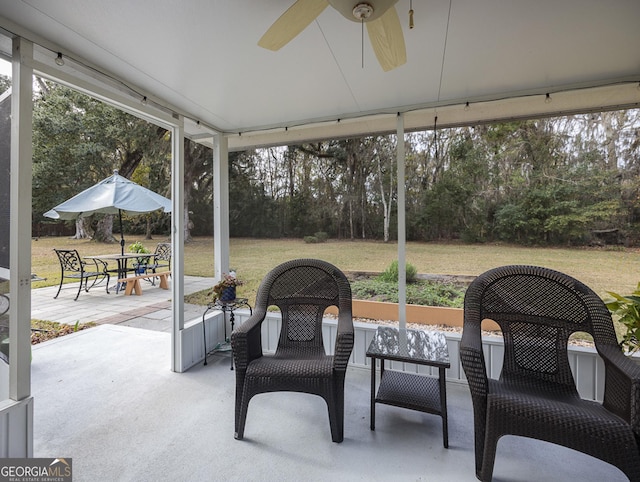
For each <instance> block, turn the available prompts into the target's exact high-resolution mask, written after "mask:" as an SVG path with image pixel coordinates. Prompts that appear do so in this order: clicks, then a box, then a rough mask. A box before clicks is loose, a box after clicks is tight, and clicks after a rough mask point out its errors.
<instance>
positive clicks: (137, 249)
mask: <svg viewBox="0 0 640 482" xmlns="http://www.w3.org/2000/svg"><path fill="white" fill-rule="evenodd" d="M129 251H131V252H132V253H141V254H149V253H151V251H149V250H148V249H147V248H145V247H144V245H143V244H142V243H141V242H140V241H136V242H135V243H133V244H130V245H129ZM147 259H148V258H138V264H137V265H136V267H135V268H136V273H135V274H137V275H138V274H144V273H145V272H146V270H147V265H146V263H145V261H146V260H147Z"/></svg>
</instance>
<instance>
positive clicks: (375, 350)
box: [367, 326, 451, 368]
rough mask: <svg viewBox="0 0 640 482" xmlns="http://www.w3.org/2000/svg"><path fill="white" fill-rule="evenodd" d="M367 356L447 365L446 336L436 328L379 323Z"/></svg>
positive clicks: (423, 363)
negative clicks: (413, 328) (412, 327)
mask: <svg viewBox="0 0 640 482" xmlns="http://www.w3.org/2000/svg"><path fill="white" fill-rule="evenodd" d="M367 356H369V357H372V358H384V359H387V360H397V361H403V362H409V363H417V364H421V365H431V366H442V367H445V368H449V367H450V366H451V364H450V362H449V349H448V348H447V339H446V338H445V336H444V334H443V333H441V332H439V331H426V330H425V331H423V330H400V329H398V328H395V327H388V326H379V327H378V329H377V331H376V335H375V336H374V337H373V340H371V344H370V345H369V349H368V350H367Z"/></svg>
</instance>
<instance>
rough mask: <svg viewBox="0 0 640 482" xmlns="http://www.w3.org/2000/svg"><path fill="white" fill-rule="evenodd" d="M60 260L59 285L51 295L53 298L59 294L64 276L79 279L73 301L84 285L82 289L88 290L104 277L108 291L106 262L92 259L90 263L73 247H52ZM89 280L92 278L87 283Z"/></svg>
mask: <svg viewBox="0 0 640 482" xmlns="http://www.w3.org/2000/svg"><path fill="white" fill-rule="evenodd" d="M54 251H55V252H56V254H57V255H58V260H60V271H61V275H60V286H58V292H57V293H56V295H55V296H54V297H53V298H54V299H55V298H57V297H58V295H59V294H60V290H61V289H62V284H63V282H64V279H65V278H72V279H76V280H79V281H80V286H78V293H77V294H76V297H75V298H74V301H75V300H77V299H78V296H80V291H81V290H82V287H83V286H84V290H85V291H86V292H89V289H91V288H93V286H95V285H96V284H98V283H100V282H101V281H102V280H105V279H106V281H107V282H106V290H107V294H108V293H109V273H108V271H107V263H106V262H104V261H101V260H99V259H92V260H91V261H92V262H91V263H89V262H87V261H85V260H84V259H82V258H81V257H80V255H79V254H78V251H77V250H75V249H54ZM89 280H93V281H92V282H91V285H89Z"/></svg>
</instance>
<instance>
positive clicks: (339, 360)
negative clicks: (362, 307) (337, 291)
mask: <svg viewBox="0 0 640 482" xmlns="http://www.w3.org/2000/svg"><path fill="white" fill-rule="evenodd" d="M353 340H354V329H353V318H352V316H351V312H350V311H346V310H342V311H340V313H339V314H338V329H337V334H336V347H335V351H334V354H333V369H334V370H336V371H342V372H346V370H347V364H348V363H349V358H350V357H351V352H352V351H353Z"/></svg>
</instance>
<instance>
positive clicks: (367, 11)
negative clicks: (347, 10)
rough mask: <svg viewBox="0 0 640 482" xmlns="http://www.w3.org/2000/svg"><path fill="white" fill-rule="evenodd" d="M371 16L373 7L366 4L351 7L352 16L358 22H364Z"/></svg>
mask: <svg viewBox="0 0 640 482" xmlns="http://www.w3.org/2000/svg"><path fill="white" fill-rule="evenodd" d="M372 14H373V7H372V6H371V5H369V4H368V3H365V2H363V3H359V4H357V5H356V6H355V7H353V16H354V17H355V18H357V19H358V20H362V21H364V20H366V19H368V18H369V17H370V16H371V15H372Z"/></svg>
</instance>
